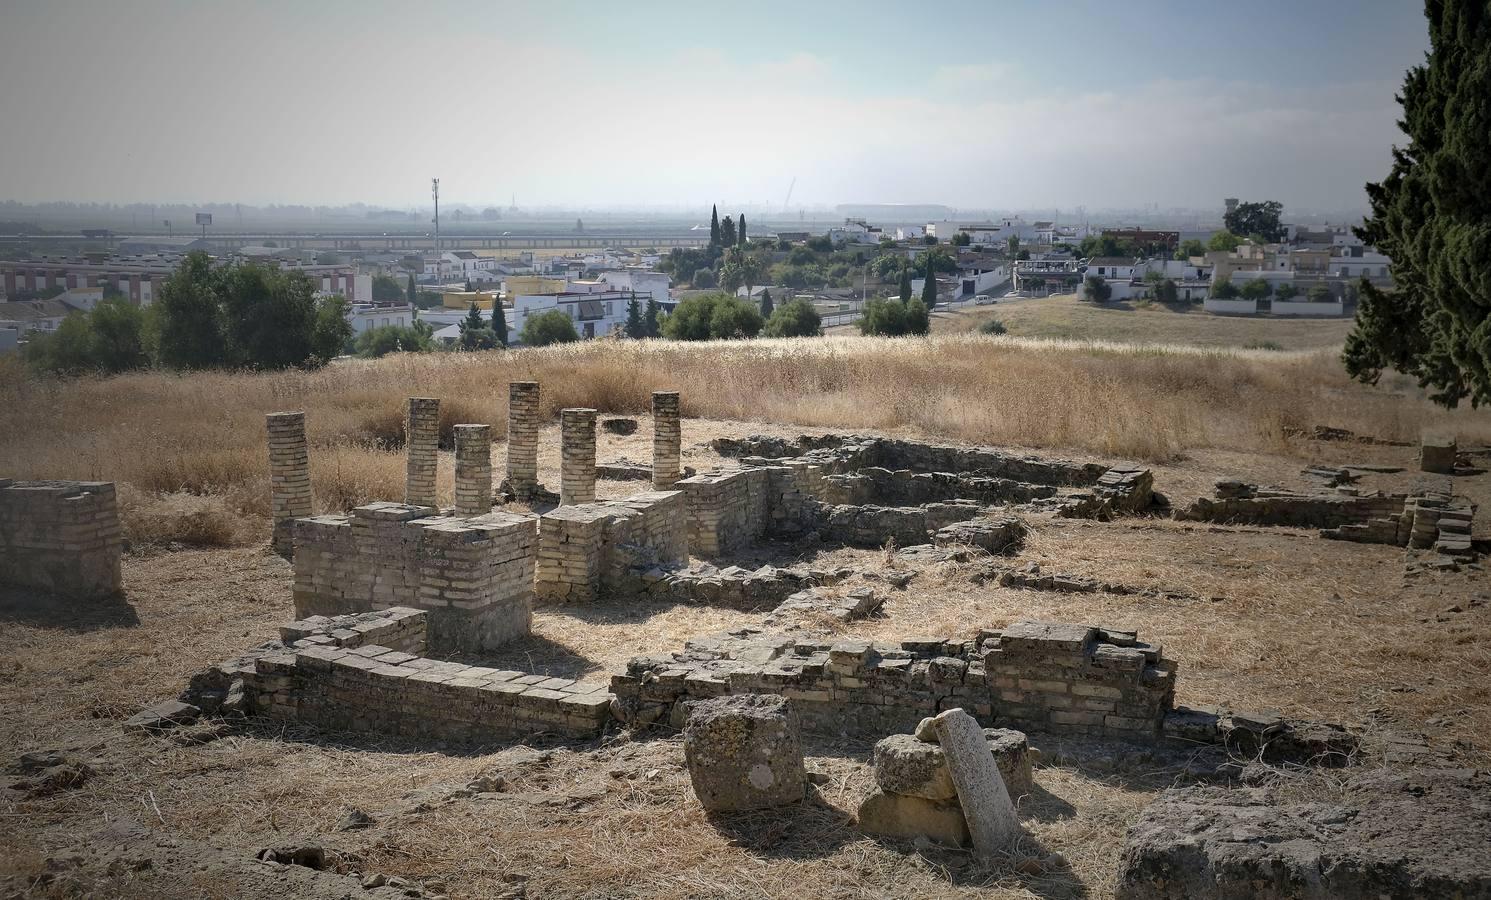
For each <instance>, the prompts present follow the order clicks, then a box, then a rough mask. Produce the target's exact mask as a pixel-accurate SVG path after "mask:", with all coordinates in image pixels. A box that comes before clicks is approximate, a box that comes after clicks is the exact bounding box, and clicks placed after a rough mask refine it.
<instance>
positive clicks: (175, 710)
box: [124, 700, 202, 731]
mask: <svg viewBox="0 0 1491 900" xmlns="http://www.w3.org/2000/svg"><path fill="white" fill-rule="evenodd" d="M201 714H202V710H200V709H198V708H197V707H195V706H193V705H192V704H190V703H182V702H181V701H180V700H166V701H164V702H162V703H157V704H155V705H154V706H151V707H147V708H145V709H142V710H140V711H139V712H137V713H135V714H134V715H132V716H130V717H129V718H128V719H126V720H125V722H124V727H125V730H127V731H164V730H166V729H168V728H175V727H176V726H178V725H190V724H192V723H193V722H195V721H197V717H198V716H200V715H201Z"/></svg>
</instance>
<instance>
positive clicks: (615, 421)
mask: <svg viewBox="0 0 1491 900" xmlns="http://www.w3.org/2000/svg"><path fill="white" fill-rule="evenodd" d="M601 429H602V430H603V431H608V432H610V433H611V434H636V433H637V420H636V419H627V418H622V417H620V416H616V417H612V418H608V419H601Z"/></svg>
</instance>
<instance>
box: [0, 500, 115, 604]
mask: <svg viewBox="0 0 1491 900" xmlns="http://www.w3.org/2000/svg"><path fill="white" fill-rule="evenodd" d="M122 549H123V538H122V534H121V531H120V528H119V503H118V500H117V498H116V496H115V493H114V484H113V482H104V481H14V480H11V479H9V478H0V582H5V583H8V584H15V585H21V586H23V587H31V588H40V589H41V590H44V591H48V592H50V593H54V594H58V595H60V596H65V597H75V598H78V599H84V600H93V599H98V598H102V597H107V596H110V595H112V594H115V593H117V592H118V591H119V590H120V589H121V588H122V587H123V585H124V580H123V575H122V572H121V568H120V553H121V551H122Z"/></svg>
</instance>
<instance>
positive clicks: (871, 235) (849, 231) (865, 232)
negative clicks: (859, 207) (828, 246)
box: [828, 219, 885, 244]
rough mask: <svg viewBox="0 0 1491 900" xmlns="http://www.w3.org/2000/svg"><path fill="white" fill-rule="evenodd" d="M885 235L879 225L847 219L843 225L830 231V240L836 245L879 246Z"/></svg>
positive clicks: (862, 220) (861, 220)
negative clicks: (839, 243) (840, 243)
mask: <svg viewBox="0 0 1491 900" xmlns="http://www.w3.org/2000/svg"><path fill="white" fill-rule="evenodd" d="M884 236H885V234H884V232H883V231H881V229H880V226H879V225H871V224H870V223H869V222H866V221H865V220H864V219H845V220H844V224H843V225H837V226H835V227H833V228H830V229H829V230H828V239H829V240H831V241H833V242H834V243H836V244H837V243H838V242H839V241H843V242H845V243H848V244H878V243H880V239H881V238H882V237H884Z"/></svg>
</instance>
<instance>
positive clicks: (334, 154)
mask: <svg viewBox="0 0 1491 900" xmlns="http://www.w3.org/2000/svg"><path fill="white" fill-rule="evenodd" d="M1427 48H1428V38H1427V33H1426V26H1425V23H1424V19H1423V15H1422V11H1421V9H1420V7H1419V6H1418V4H1416V3H1414V2H1411V0H1352V2H1350V3H1341V2H1339V0H1329V2H1328V0H1288V2H1276V0H1249V2H1246V3H1235V2H1230V3H1223V2H1217V0H1187V2H1171V0H1124V2H1112V0H1107V2H1091V3H1089V2H1084V0H1067V2H1063V3H1059V4H1058V3H1050V2H1025V0H972V2H971V3H967V4H959V5H948V4H936V5H931V6H928V5H924V4H918V3H907V2H905V0H893V2H881V0H862V2H857V3H853V4H829V3H811V2H802V0H794V2H778V0H752V2H750V3H725V2H716V0H705V2H700V0H692V2H662V0H657V2H652V0H627V2H621V3H617V2H612V0H593V2H583V0H543V2H532V3H530V2H516V0H513V2H509V0H480V2H464V0H453V2H420V3H408V2H398V3H391V2H390V3H385V2H379V0H352V2H342V0H314V2H253V0H194V2H187V0H178V2H171V0H91V2H78V0H0V84H3V85H4V88H3V90H0V122H4V123H7V127H5V128H4V129H0V199H9V200H18V201H22V202H35V201H43V200H75V201H101V202H102V201H107V202H120V203H124V202H208V201H220V202H234V201H236V202H242V203H252V204H268V203H298V204H340V203H349V202H359V201H360V202H366V203H372V204H379V205H386V206H390V207H392V208H397V209H408V208H412V207H416V206H426V205H428V202H429V179H430V178H431V177H432V176H439V177H440V178H441V198H442V202H446V203H448V202H464V203H471V204H477V205H481V204H486V203H501V204H502V205H506V204H507V203H508V202H509V201H510V199H511V198H512V197H513V196H514V195H516V196H517V200H518V203H519V205H520V206H521V205H532V206H539V205H553V206H573V207H582V208H606V207H678V206H688V207H698V206H702V205H708V204H709V203H712V202H718V203H721V204H736V205H745V204H759V205H769V206H773V207H780V206H781V205H782V204H783V202H784V199H785V197H786V194H787V191H788V188H789V185H791V184H792V182H793V179H794V178H795V179H796V186H795V188H793V191H792V206H793V207H794V208H795V207H799V206H803V205H810V206H811V205H831V204H837V203H871V202H875V203H941V204H946V205H949V206H953V207H961V208H985V209H1023V208H1051V207H1056V208H1067V209H1071V208H1074V207H1077V206H1084V207H1086V208H1088V209H1102V208H1137V207H1143V206H1146V205H1148V204H1158V205H1159V206H1160V207H1161V208H1171V207H1190V208H1211V207H1216V206H1218V205H1219V204H1220V198H1222V197H1225V196H1237V197H1242V198H1244V199H1264V198H1269V199H1277V200H1280V201H1281V202H1283V203H1284V204H1285V206H1286V208H1290V209H1322V210H1346V209H1357V208H1360V207H1363V206H1364V205H1365V196H1364V194H1363V191H1362V185H1363V184H1364V183H1365V182H1367V181H1369V180H1379V179H1380V178H1381V177H1382V176H1383V175H1385V174H1386V172H1387V169H1388V165H1389V162H1390V148H1391V146H1392V144H1393V143H1394V142H1395V141H1398V142H1400V141H1401V140H1402V136H1401V134H1400V132H1399V130H1398V128H1397V125H1396V121H1397V114H1398V107H1397V104H1396V103H1395V101H1394V94H1395V92H1396V90H1397V89H1398V87H1399V85H1400V84H1401V83H1402V79H1403V73H1404V70H1405V69H1406V68H1407V67H1409V66H1411V65H1413V64H1415V63H1418V62H1420V61H1422V59H1423V54H1424V52H1425V51H1426V50H1427Z"/></svg>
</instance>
